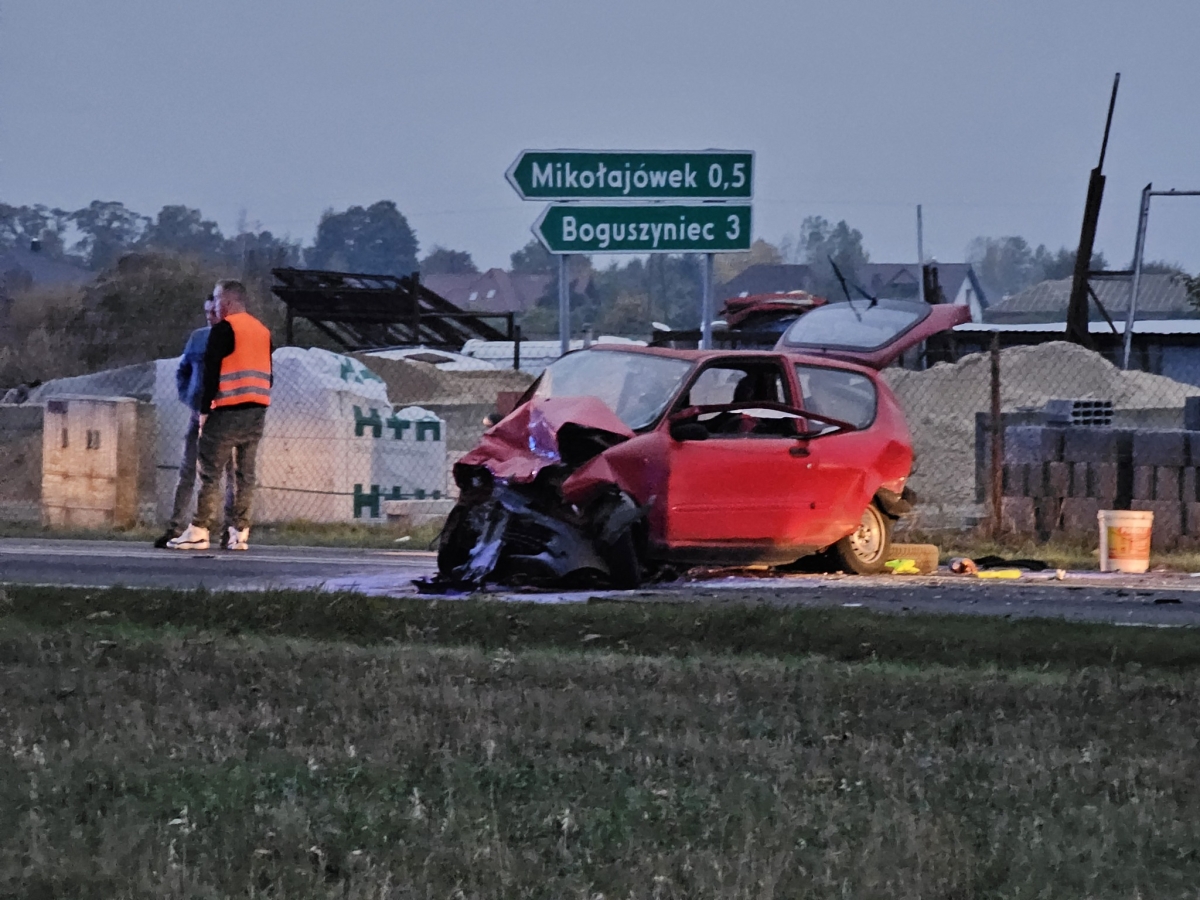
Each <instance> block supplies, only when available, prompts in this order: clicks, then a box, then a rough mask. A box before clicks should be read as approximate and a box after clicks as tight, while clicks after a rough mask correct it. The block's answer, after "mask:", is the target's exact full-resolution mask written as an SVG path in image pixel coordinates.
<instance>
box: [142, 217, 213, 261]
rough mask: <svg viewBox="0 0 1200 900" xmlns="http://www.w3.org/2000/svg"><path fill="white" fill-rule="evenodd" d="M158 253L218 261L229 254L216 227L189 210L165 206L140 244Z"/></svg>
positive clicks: (211, 222)
mask: <svg viewBox="0 0 1200 900" xmlns="http://www.w3.org/2000/svg"><path fill="white" fill-rule="evenodd" d="M139 243H140V244H141V245H142V246H145V247H147V248H152V249H155V250H173V251H174V252H176V253H183V254H190V255H193V256H199V257H202V258H203V259H213V260H215V259H219V258H221V257H222V256H224V255H225V254H226V246H225V237H224V236H223V235H222V234H221V229H220V228H218V227H217V223H216V222H213V221H211V220H209V219H205V218H203V217H202V216H201V214H200V210H198V209H189V208H188V207H186V206H164V207H163V208H162V209H161V210H159V213H158V218H156V219H155V220H154V222H152V223H151V224H150V226H149V227H148V228H147V229H146V231H145V233H144V234H143V235H142V239H141V241H140V242H139Z"/></svg>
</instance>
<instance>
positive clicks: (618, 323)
mask: <svg viewBox="0 0 1200 900" xmlns="http://www.w3.org/2000/svg"><path fill="white" fill-rule="evenodd" d="M649 309H650V298H649V297H648V296H646V295H645V294H632V293H629V292H627V291H622V292H621V293H620V294H618V295H617V296H616V298H615V299H614V300H613V301H612V302H611V303H609V304H607V305H606V306H605V308H604V309H603V310H602V311H601V312H600V314H599V316H598V317H597V318H596V321H595V323H594V330H595V332H596V334H619V335H625V336H635V335H646V334H649V333H650V317H649V316H648V315H647V313H648V311H649Z"/></svg>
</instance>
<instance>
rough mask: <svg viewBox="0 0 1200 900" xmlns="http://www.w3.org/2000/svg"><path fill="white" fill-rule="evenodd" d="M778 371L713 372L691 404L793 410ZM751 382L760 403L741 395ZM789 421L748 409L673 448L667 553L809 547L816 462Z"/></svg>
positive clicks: (746, 367)
mask: <svg viewBox="0 0 1200 900" xmlns="http://www.w3.org/2000/svg"><path fill="white" fill-rule="evenodd" d="M780 364H781V361H779V360H769V359H768V360H764V359H763V358H762V357H759V358H758V359H757V360H756V361H755V362H754V364H737V363H730V362H724V361H723V362H721V363H718V364H715V365H713V366H710V367H708V368H707V369H705V370H704V371H702V372H700V373H699V374H698V375H697V376H696V379H695V381H694V383H693V385H692V386H691V388H690V390H689V392H688V395H687V396H688V399H687V401H686V404H687V405H693V406H706V405H717V404H722V403H731V402H734V403H739V402H752V401H754V400H761V401H767V402H770V403H775V404H779V403H783V404H787V405H794V398H793V396H792V391H791V387H790V384H791V382H790V379H788V378H786V377H782V369H781V365H780ZM748 381H749V382H752V383H753V385H754V386H756V387H755V396H749V397H747V396H738V394H737V392H738V391H739V390H741V388H742V386H744V385H745V384H746V383H747V382H748ZM735 382H736V386H733V387H731V385H734V383H735ZM714 418H715V417H714ZM787 421H788V417H787V416H786V415H785V414H781V413H779V412H778V411H777V410H775V411H772V410H769V409H763V410H755V409H746V410H744V411H741V412H739V413H736V414H729V415H727V416H726V418H724V419H716V424H714V431H713V432H712V433H711V434H709V436H708V437H707V439H705V440H682V441H680V440H671V441H670V442H669V444H668V447H667V473H668V475H667V496H666V504H665V513H666V515H665V517H664V518H665V522H664V525H665V533H664V535H663V537H664V539H665V541H666V543H667V544H668V545H669V546H671V547H684V546H693V547H703V546H708V547H712V548H714V549H716V548H719V547H720V546H721V545H728V546H729V547H730V548H733V547H734V546H735V545H736V546H740V547H743V548H748V549H749V550H751V551H752V550H753V545H759V546H761V547H762V548H763V549H764V551H766V552H765V553H764V554H763V558H766V557H769V556H770V555H771V554H770V549H771V548H786V547H795V546H797V545H800V544H803V543H804V541H803V540H802V536H803V535H804V534H805V533H806V532H807V531H808V530H809V529H808V527H807V525H806V524H805V520H806V519H807V516H808V513H809V512H810V510H811V505H812V503H813V501H814V498H813V497H812V496H809V494H810V493H811V489H812V486H813V481H812V479H811V478H806V477H805V476H804V473H805V472H806V471H809V470H811V469H813V468H814V467H815V466H816V465H817V460H816V458H815V455H814V451H813V450H812V449H811V448H810V447H806V446H805V445H804V444H803V443H802V442H800V441H798V440H797V439H796V438H795V436H794V434H789V433H786V432H787V431H788V428H784V427H781V426H782V425H783V424H786V422H787ZM753 557H754V554H753V553H752V552H751V553H749V554H748V555H747V558H753Z"/></svg>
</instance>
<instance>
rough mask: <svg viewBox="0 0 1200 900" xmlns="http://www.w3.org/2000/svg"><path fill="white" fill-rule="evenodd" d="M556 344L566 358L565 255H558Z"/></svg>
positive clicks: (568, 306)
mask: <svg viewBox="0 0 1200 900" xmlns="http://www.w3.org/2000/svg"><path fill="white" fill-rule="evenodd" d="M558 342H559V345H560V352H561V353H562V355H563V356H566V355H567V353H568V351H570V349H571V285H570V284H569V283H568V282H567V254H565V253H560V254H559V255H558Z"/></svg>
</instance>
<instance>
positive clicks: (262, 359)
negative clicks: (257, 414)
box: [212, 313, 271, 409]
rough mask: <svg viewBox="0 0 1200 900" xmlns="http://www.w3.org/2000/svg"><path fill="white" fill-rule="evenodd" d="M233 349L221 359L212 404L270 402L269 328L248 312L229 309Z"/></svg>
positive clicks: (263, 404) (264, 403)
mask: <svg viewBox="0 0 1200 900" xmlns="http://www.w3.org/2000/svg"><path fill="white" fill-rule="evenodd" d="M225 321H226V322H228V323H229V325H230V327H231V328H233V352H232V353H230V354H229V355H228V356H226V357H225V358H224V359H223V360H221V377H220V380H219V381H218V383H217V395H216V396H215V397H213V401H212V408H213V409H220V408H221V407H222V406H237V405H239V404H242V403H257V404H259V405H260V406H270V405H271V332H270V331H268V330H267V326H265V325H263V323H262V322H260V321H258V319H256V318H254V316H252V315H250V313H232V314H230V315H228V316H226V317H225Z"/></svg>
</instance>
